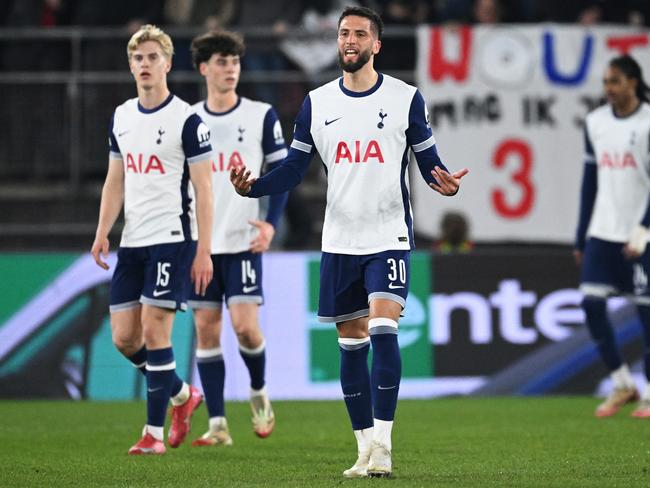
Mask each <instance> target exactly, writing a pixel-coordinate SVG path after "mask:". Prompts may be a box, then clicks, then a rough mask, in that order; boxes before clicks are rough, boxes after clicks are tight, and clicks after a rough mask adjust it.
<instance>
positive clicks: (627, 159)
mask: <svg viewBox="0 0 650 488" xmlns="http://www.w3.org/2000/svg"><path fill="white" fill-rule="evenodd" d="M598 166H599V167H600V168H611V169H625V168H636V167H637V164H636V160H635V159H634V156H633V155H632V153H631V152H629V151H626V152H625V153H623V154H620V153H609V152H607V151H606V152H604V153H603V154H602V156H601V157H600V159H599V160H598Z"/></svg>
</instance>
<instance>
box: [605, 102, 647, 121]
mask: <svg viewBox="0 0 650 488" xmlns="http://www.w3.org/2000/svg"><path fill="white" fill-rule="evenodd" d="M642 106H643V102H642V101H639V105H638V107H637V108H635V109H634V111H633V112H632V113H629V114H627V115H617V114H616V111H615V110H614V107H613V106H612V105H610V108H611V109H612V115H613V116H614V118H617V119H620V120H625V119H629V118H630V117H633V116H634V115H636V113H637V112H638V111H639V110H641V107H642Z"/></svg>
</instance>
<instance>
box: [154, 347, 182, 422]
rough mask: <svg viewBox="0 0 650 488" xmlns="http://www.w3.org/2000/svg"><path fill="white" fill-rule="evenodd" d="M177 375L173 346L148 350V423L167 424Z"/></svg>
mask: <svg viewBox="0 0 650 488" xmlns="http://www.w3.org/2000/svg"><path fill="white" fill-rule="evenodd" d="M175 376H176V362H175V361H174V351H172V348H171V347H166V348H164V349H154V350H147V425H151V426H154V427H162V426H164V425H165V415H166V413H167V403H168V402H169V398H170V396H171V392H172V387H173V386H174V377H175Z"/></svg>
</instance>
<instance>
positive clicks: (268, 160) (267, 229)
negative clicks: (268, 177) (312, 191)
mask: <svg viewBox="0 0 650 488" xmlns="http://www.w3.org/2000/svg"><path fill="white" fill-rule="evenodd" d="M262 152H263V153H264V163H265V165H266V169H267V171H266V173H270V172H271V171H273V170H274V169H276V168H277V167H278V165H279V164H280V162H282V161H283V160H284V158H285V157H286V156H287V147H286V145H285V142H284V136H283V135H282V125H281V124H280V120H279V119H278V116H277V114H276V113H275V110H274V109H273V107H271V108H269V110H268V111H267V112H266V116H265V117H264V124H263V131H262ZM288 196H289V192H288V191H285V192H282V193H276V194H273V195H271V196H270V197H269V208H268V211H267V212H266V218H265V219H264V220H251V221H250V222H249V223H250V224H251V225H253V226H255V227H256V228H257V231H258V232H257V235H256V236H255V238H254V239H253V240H252V241H251V243H250V246H251V247H250V250H251V252H254V253H260V252H265V251H267V250H268V249H269V247H270V245H271V241H272V240H273V236H275V229H276V227H277V225H278V221H279V220H280V217H282V213H283V212H284V207H285V206H286V204H287V198H288Z"/></svg>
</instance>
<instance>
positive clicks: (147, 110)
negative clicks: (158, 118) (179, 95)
mask: <svg viewBox="0 0 650 488" xmlns="http://www.w3.org/2000/svg"><path fill="white" fill-rule="evenodd" d="M173 98H174V94H173V93H170V94H169V96H168V97H167V98H165V101H164V102H163V103H161V104H160V105H158V106H157V107H154V108H144V107H143V106H142V105H140V100H138V110H139V111H140V112H142V113H143V114H152V113H154V112H157V111H158V110H161V109H163V108H165V107H166V106H167V105H169V103H170V102H171V101H172V99H173Z"/></svg>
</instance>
